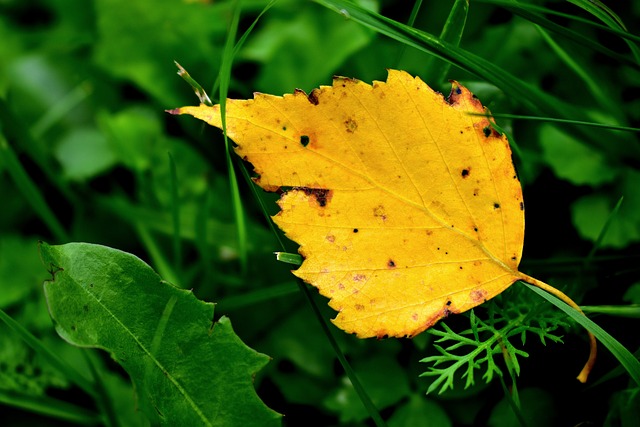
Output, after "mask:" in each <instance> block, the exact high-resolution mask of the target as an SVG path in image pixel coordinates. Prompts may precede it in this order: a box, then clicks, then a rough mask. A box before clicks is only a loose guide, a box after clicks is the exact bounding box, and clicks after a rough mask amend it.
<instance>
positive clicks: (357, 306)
mask: <svg viewBox="0 0 640 427" xmlns="http://www.w3.org/2000/svg"><path fill="white" fill-rule="evenodd" d="M354 307H355V309H356V310H358V311H362V310H364V305H362V304H356V305H355V306H354Z"/></svg>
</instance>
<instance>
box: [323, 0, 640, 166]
mask: <svg viewBox="0 0 640 427" xmlns="http://www.w3.org/2000/svg"><path fill="white" fill-rule="evenodd" d="M315 1H316V2H317V3H319V4H321V5H323V6H325V7H327V8H329V9H331V10H333V11H335V12H336V13H339V14H343V13H345V12H346V13H347V14H348V15H349V17H350V19H351V20H352V21H355V22H358V23H360V24H361V25H363V26H365V27H368V28H371V29H373V30H374V31H376V32H378V33H380V34H383V35H385V36H387V37H390V38H392V39H394V40H397V41H399V42H401V43H404V44H406V45H407V46H411V47H414V48H415V49H418V50H420V51H423V52H426V53H429V54H431V55H435V56H437V57H438V58H440V59H443V60H445V61H448V62H450V63H451V64H452V65H455V66H457V67H459V68H461V69H463V70H467V71H469V72H470V73H473V74H475V75H476V76H478V77H479V78H481V79H483V80H486V81H487V82H489V83H491V84H493V85H494V86H497V87H499V88H500V89H502V91H503V92H505V94H506V95H507V96H508V97H509V98H510V99H513V100H517V101H519V102H521V103H522V104H524V105H525V106H526V107H527V108H528V109H529V110H530V111H532V112H534V113H535V114H538V115H547V116H551V117H558V118H561V119H565V120H578V121H588V117H587V115H586V113H585V111H584V110H582V109H580V108H576V107H575V106H572V105H569V104H567V103H566V102H564V101H563V100H561V99H559V98H557V97H554V96H551V95H549V94H547V93H545V92H544V91H542V89H540V88H538V87H536V86H533V85H531V84H529V83H527V82H525V81H523V80H521V79H519V78H517V77H516V76H514V75H513V74H511V73H509V72H508V71H506V70H505V69H504V68H502V67H499V66H497V65H496V64H494V63H492V62H491V61H488V60H486V59H484V58H481V57H479V56H477V55H475V54H473V53H471V52H469V51H466V50H464V49H462V48H460V47H457V46H455V45H453V44H451V43H448V42H446V41H444V40H440V39H439V38H438V37H435V36H433V35H431V34H429V33H426V32H423V31H420V30H416V29H415V28H411V27H407V26H406V25H404V24H401V23H399V22H396V21H394V20H392V19H389V18H387V17H385V16H382V15H379V14H377V13H375V12H372V11H370V10H368V9H365V8H362V7H360V6H358V5H356V4H354V3H352V2H350V1H348V0H315ZM576 130H577V131H578V132H580V135H581V137H582V138H583V139H584V140H585V142H586V143H589V144H592V145H594V146H597V147H598V148H599V149H603V150H605V152H607V153H610V154H611V155H618V156H620V157H623V158H625V157H628V158H634V159H640V147H637V146H636V145H633V146H628V145H626V144H622V143H620V144H610V143H605V142H604V138H602V137H601V135H600V134H598V133H596V132H585V131H584V130H582V129H580V128H577V129H576ZM630 147H633V148H630Z"/></svg>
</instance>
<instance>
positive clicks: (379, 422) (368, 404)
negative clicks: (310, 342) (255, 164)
mask: <svg viewBox="0 0 640 427" xmlns="http://www.w3.org/2000/svg"><path fill="white" fill-rule="evenodd" d="M240 169H241V171H242V175H243V176H244V178H245V180H246V181H247V182H248V183H251V184H253V183H252V181H251V176H250V175H249V171H248V170H247V168H246V166H245V165H244V163H242V165H241V168H240ZM250 188H251V190H252V191H253V194H254V196H255V197H256V198H257V200H258V203H259V204H260V208H261V210H262V212H263V213H264V215H265V217H266V219H267V222H268V224H269V226H270V227H271V231H272V232H273V234H274V236H275V237H276V239H277V240H278V243H279V245H280V247H281V248H282V251H283V252H282V253H284V252H285V251H286V246H285V243H284V240H283V239H282V237H281V233H280V232H279V231H278V230H277V229H276V227H275V225H274V224H273V221H272V220H271V218H270V217H269V212H268V210H267V208H266V206H265V203H264V201H263V200H262V197H261V195H260V194H259V193H258V190H257V188H256V186H255V185H251V186H250ZM291 255H293V254H291ZM296 283H297V284H298V289H299V290H300V291H301V292H302V294H303V295H304V296H305V299H306V300H307V302H308V303H309V305H310V306H311V309H312V311H313V314H314V316H315V317H316V319H318V323H320V327H321V328H322V331H323V332H324V334H325V336H326V337H327V339H328V340H329V344H330V345H331V348H332V349H333V351H334V353H335V354H336V357H337V358H338V361H339V362H340V365H341V366H342V368H343V369H344V371H345V373H346V374H347V377H348V378H349V381H351V384H352V385H353V388H354V390H355V392H356V394H357V395H358V398H359V399H360V401H361V402H362V404H363V405H364V407H365V408H366V409H367V412H368V413H369V416H370V417H371V419H372V420H373V422H374V423H375V425H376V426H377V427H382V426H385V425H386V424H385V422H384V420H383V419H382V417H381V416H380V413H379V412H378V409H377V408H376V407H375V405H374V404H373V402H372V401H371V398H370V397H369V395H368V394H367V391H366V390H365V388H364V387H363V386H362V384H361V383H360V380H359V379H358V376H357V375H356V373H355V371H354V370H353V368H352V367H351V365H350V364H349V362H348V361H347V358H346V357H345V356H344V353H343V352H342V349H341V348H340V346H339V345H338V342H337V341H336V339H335V338H334V336H333V334H332V333H331V330H330V329H329V325H328V322H327V320H326V319H325V318H324V316H323V315H322V313H321V312H320V308H319V307H318V304H317V303H316V301H315V300H314V299H313V297H312V295H311V293H310V292H309V289H308V288H307V286H306V285H305V284H304V282H302V280H296Z"/></svg>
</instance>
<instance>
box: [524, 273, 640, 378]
mask: <svg viewBox="0 0 640 427" xmlns="http://www.w3.org/2000/svg"><path fill="white" fill-rule="evenodd" d="M523 283H524V282H523ZM524 284H525V285H526V286H527V287H528V288H529V289H531V290H532V291H533V292H535V293H537V294H538V295H540V296H541V297H542V298H544V299H546V300H547V301H549V302H550V303H551V304H553V305H555V306H556V307H558V308H559V309H560V310H562V311H564V312H565V313H566V314H567V315H569V316H570V317H571V318H572V319H573V320H575V321H576V322H577V323H579V324H580V325H581V326H583V327H584V328H585V329H586V330H588V331H589V332H591V333H592V334H593V335H595V337H596V338H597V339H598V341H600V342H601V343H602V344H603V345H604V346H605V347H607V348H608V349H609V351H610V352H611V354H613V355H614V356H615V358H616V359H618V361H619V362H620V364H621V365H622V366H624V368H625V369H626V370H627V372H628V373H629V375H630V376H631V378H632V379H633V381H635V383H636V384H637V385H638V386H640V361H638V359H636V358H635V357H634V356H633V354H631V352H630V351H629V350H627V348H626V347H625V346H623V345H622V344H620V342H618V340H616V339H615V338H613V337H612V336H611V335H609V334H608V333H607V332H606V331H605V330H604V329H602V328H601V327H600V326H598V325H597V324H596V323H595V322H593V321H592V320H591V319H589V318H588V317H587V316H585V315H583V314H582V313H580V312H579V311H577V310H575V309H573V308H571V307H569V306H568V305H567V304H566V303H564V302H562V301H560V300H559V299H558V298H556V297H555V296H553V295H551V294H549V293H547V292H545V291H543V290H542V289H539V288H537V287H535V286H533V285H530V284H528V283H524Z"/></svg>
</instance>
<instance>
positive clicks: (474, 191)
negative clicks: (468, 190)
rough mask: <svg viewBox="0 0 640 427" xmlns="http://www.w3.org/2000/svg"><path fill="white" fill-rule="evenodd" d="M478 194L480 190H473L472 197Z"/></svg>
mask: <svg viewBox="0 0 640 427" xmlns="http://www.w3.org/2000/svg"><path fill="white" fill-rule="evenodd" d="M479 193H480V189H479V188H476V189H474V190H473V195H474V196H477V195H478V194H479Z"/></svg>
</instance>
